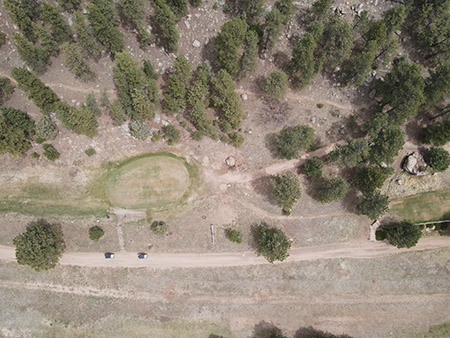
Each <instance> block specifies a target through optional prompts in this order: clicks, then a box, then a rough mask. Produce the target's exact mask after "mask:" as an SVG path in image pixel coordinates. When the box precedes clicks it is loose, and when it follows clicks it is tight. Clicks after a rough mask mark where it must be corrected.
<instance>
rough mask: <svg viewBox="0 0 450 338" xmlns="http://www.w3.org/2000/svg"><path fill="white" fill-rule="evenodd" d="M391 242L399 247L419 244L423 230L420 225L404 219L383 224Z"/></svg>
mask: <svg viewBox="0 0 450 338" xmlns="http://www.w3.org/2000/svg"><path fill="white" fill-rule="evenodd" d="M382 230H383V231H384V232H385V234H386V239H387V240H388V242H389V244H391V245H394V246H396V247H397V248H399V249H400V248H411V247H413V246H415V245H416V244H417V242H418V241H419V239H420V237H421V236H422V232H421V231H420V229H419V226H418V225H415V224H412V223H409V222H406V221H403V222H401V223H392V224H388V225H385V226H383V229H382Z"/></svg>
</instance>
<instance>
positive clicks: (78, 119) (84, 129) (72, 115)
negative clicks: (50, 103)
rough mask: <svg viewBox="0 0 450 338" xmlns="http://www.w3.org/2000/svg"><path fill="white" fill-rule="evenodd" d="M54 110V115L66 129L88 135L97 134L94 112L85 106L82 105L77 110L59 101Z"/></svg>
mask: <svg viewBox="0 0 450 338" xmlns="http://www.w3.org/2000/svg"><path fill="white" fill-rule="evenodd" d="M55 110H56V117H57V118H58V119H59V120H60V121H61V122H62V123H63V125H64V127H66V128H67V129H69V130H72V131H73V132H75V133H77V134H83V135H86V136H89V137H94V136H96V135H97V126H98V122H97V118H96V117H95V113H94V112H93V111H91V110H90V109H88V108H87V107H86V106H82V107H81V109H80V110H77V109H76V108H75V107H71V106H69V105H68V104H66V103H64V102H60V103H59V104H58V105H57V107H56V109H55Z"/></svg>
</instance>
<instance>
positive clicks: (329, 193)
mask: <svg viewBox="0 0 450 338" xmlns="http://www.w3.org/2000/svg"><path fill="white" fill-rule="evenodd" d="M348 188H349V185H348V183H347V181H346V180H344V179H343V178H342V177H335V178H332V179H324V180H323V181H322V182H321V184H320V187H319V189H318V191H317V200H318V201H319V202H322V203H330V202H333V201H338V200H341V199H343V198H344V197H345V195H347V192H348Z"/></svg>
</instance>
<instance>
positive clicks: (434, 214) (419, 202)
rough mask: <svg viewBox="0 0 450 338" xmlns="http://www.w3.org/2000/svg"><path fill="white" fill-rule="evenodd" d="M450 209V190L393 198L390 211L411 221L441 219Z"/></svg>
mask: <svg viewBox="0 0 450 338" xmlns="http://www.w3.org/2000/svg"><path fill="white" fill-rule="evenodd" d="M449 211H450V190H439V191H430V192H425V193H422V194H418V195H415V196H410V197H406V198H402V199H397V200H393V201H392V204H391V210H390V213H391V214H393V215H396V216H398V217H400V218H401V219H404V220H408V221H411V222H422V221H432V220H440V219H442V217H443V216H444V215H445V214H446V213H448V212H449Z"/></svg>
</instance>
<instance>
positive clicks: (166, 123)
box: [161, 120, 169, 127]
mask: <svg viewBox="0 0 450 338" xmlns="http://www.w3.org/2000/svg"><path fill="white" fill-rule="evenodd" d="M161 123H162V125H163V126H164V127H167V126H168V125H169V122H167V121H166V120H162V121H161Z"/></svg>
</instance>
